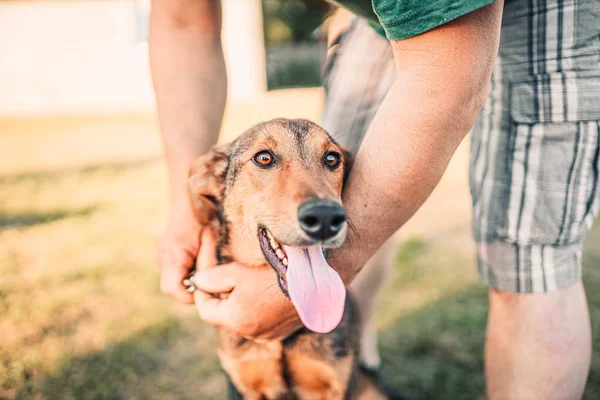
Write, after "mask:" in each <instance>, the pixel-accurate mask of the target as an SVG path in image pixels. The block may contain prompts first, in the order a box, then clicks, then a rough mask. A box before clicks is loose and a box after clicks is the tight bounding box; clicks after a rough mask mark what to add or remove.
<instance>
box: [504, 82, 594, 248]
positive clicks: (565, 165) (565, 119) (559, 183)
mask: <svg viewBox="0 0 600 400" xmlns="http://www.w3.org/2000/svg"><path fill="white" fill-rule="evenodd" d="M509 96H510V97H509V101H510V104H509V106H510V115H511V119H512V129H511V132H510V140H509V141H508V143H509V145H508V149H507V150H506V157H507V160H506V165H508V168H507V174H506V176H505V177H503V181H502V183H501V186H502V189H503V190H502V196H503V202H502V203H503V204H504V207H503V215H502V217H501V218H498V219H497V225H496V233H497V235H498V236H500V237H501V238H503V239H504V240H505V241H508V242H514V243H518V244H522V245H530V244H553V245H567V244H571V243H577V242H581V241H582V240H583V238H584V236H585V233H586V232H587V229H589V226H590V225H591V222H592V221H593V218H594V216H595V214H596V209H597V196H598V169H599V160H598V158H599V147H598V121H600V73H598V72H594V73H588V74H580V73H556V74H544V75H535V76H533V77H531V79H528V80H527V81H524V82H516V83H512V84H511V87H510V93H509Z"/></svg>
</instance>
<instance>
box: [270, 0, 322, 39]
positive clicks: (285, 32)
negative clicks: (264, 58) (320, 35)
mask: <svg viewBox="0 0 600 400" xmlns="http://www.w3.org/2000/svg"><path fill="white" fill-rule="evenodd" d="M330 10H332V7H331V6H330V5H329V4H328V3H326V2H325V1H323V0H263V14H264V26H265V41H266V43H267V45H270V44H283V43H301V42H309V41H311V40H312V38H311V35H312V33H313V32H314V31H315V29H316V28H317V27H318V26H319V25H320V24H321V23H322V22H323V20H324V19H325V17H326V16H327V13H328V12H329V11H330Z"/></svg>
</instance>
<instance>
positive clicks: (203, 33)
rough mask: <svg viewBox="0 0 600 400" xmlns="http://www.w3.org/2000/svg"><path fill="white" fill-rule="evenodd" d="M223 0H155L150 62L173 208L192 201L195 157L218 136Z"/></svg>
mask: <svg viewBox="0 0 600 400" xmlns="http://www.w3.org/2000/svg"><path fill="white" fill-rule="evenodd" d="M220 31H221V10H220V3H219V1H201V2H198V1H196V2H190V1H186V0H162V1H161V0H155V1H153V3H152V16H151V20H150V66H151V70H152V79H153V83H154V89H155V93H156V101H157V107H158V114H159V120H160V128H161V132H162V136H163V142H164V147H165V156H166V160H167V163H168V166H169V176H170V193H171V204H172V208H173V209H181V208H185V207H186V205H187V201H188V200H187V175H188V170H189V166H190V164H191V162H192V161H193V160H194V159H195V158H196V157H197V156H199V155H202V154H204V153H206V152H207V151H208V150H209V149H210V147H211V146H212V145H214V144H215V143H216V141H217V138H218V134H219V130H220V127H221V120H222V118H223V110H224V108H225V98H226V90H227V83H226V82H227V79H226V74H225V62H224V60H223V52H222V49H221V40H220Z"/></svg>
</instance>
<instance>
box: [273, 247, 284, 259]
mask: <svg viewBox="0 0 600 400" xmlns="http://www.w3.org/2000/svg"><path fill="white" fill-rule="evenodd" d="M275 255H277V257H278V258H279V259H280V260H282V259H283V258H284V257H285V253H284V252H283V250H281V249H277V251H276V252H275Z"/></svg>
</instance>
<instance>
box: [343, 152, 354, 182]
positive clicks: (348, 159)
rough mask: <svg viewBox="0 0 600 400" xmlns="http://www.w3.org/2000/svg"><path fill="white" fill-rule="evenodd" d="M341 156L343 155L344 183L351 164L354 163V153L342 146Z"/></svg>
mask: <svg viewBox="0 0 600 400" xmlns="http://www.w3.org/2000/svg"><path fill="white" fill-rule="evenodd" d="M342 156H343V157H344V184H346V181H347V180H348V176H349V175H350V171H351V170H352V166H353V165H354V154H352V153H350V152H349V151H348V150H346V149H344V148H343V147H342Z"/></svg>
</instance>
